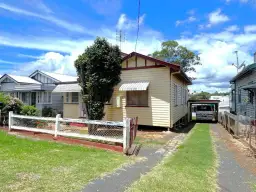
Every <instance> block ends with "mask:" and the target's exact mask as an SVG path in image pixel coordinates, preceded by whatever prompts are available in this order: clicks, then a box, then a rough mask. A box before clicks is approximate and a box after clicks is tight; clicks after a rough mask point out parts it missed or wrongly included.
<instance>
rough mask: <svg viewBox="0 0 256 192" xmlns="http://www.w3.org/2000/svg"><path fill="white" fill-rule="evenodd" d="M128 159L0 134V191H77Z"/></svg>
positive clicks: (80, 148)
mask: <svg viewBox="0 0 256 192" xmlns="http://www.w3.org/2000/svg"><path fill="white" fill-rule="evenodd" d="M127 161H128V159H127V157H125V156H124V155H122V154H118V153H115V152H110V151H105V150H99V149H94V148H86V147H82V146H72V145H66V144H60V143H54V142H47V141H36V140H29V139H25V138H18V137H16V136H11V135H8V134H7V133H5V132H3V131H0V186H1V187H0V191H54V192H57V191H60V192H62V191H79V190H81V189H82V188H83V187H84V186H85V185H86V184H87V183H88V182H89V181H90V180H92V179H95V178H97V177H99V176H101V175H103V174H104V173H106V172H111V171H113V170H114V169H115V168H118V167H120V166H121V165H122V164H123V163H125V162H127Z"/></svg>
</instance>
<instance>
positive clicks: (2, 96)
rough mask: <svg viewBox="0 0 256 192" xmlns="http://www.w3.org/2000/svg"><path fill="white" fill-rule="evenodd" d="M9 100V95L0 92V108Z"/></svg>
mask: <svg viewBox="0 0 256 192" xmlns="http://www.w3.org/2000/svg"><path fill="white" fill-rule="evenodd" d="M9 101H10V96H9V95H6V94H4V93H0V103H1V105H0V109H1V110H2V109H3V108H4V107H5V106H6V105H7V103H8V102H9Z"/></svg>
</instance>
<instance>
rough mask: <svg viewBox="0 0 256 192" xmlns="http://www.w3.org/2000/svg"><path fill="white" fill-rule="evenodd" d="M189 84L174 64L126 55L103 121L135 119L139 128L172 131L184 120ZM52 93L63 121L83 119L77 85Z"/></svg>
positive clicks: (140, 55) (67, 86)
mask: <svg viewBox="0 0 256 192" xmlns="http://www.w3.org/2000/svg"><path fill="white" fill-rule="evenodd" d="M191 84H192V82H191V80H190V79H189V78H188V77H187V75H186V74H185V73H184V72H183V71H182V70H181V68H180V66H179V65H177V64H172V63H168V62H165V61H162V60H158V59H155V58H152V57H149V56H146V55H142V54H139V53H136V52H132V53H131V54H126V55H124V57H123V61H122V74H121V83H120V84H119V85H117V86H116V87H115V89H114V93H113V96H112V99H111V101H110V102H109V103H108V104H106V105H105V117H104V119H105V120H110V121H122V120H123V119H124V118H126V117H136V116H138V118H139V122H138V123H139V124H140V125H149V126H161V127H166V128H170V127H174V126H175V125H178V124H179V123H182V122H184V121H185V120H186V118H187V113H188V109H187V100H188V85H191ZM53 92H62V93H63V96H64V99H63V101H64V102H63V103H64V104H63V106H64V107H63V108H64V112H63V114H64V117H65V118H71V117H72V118H78V117H81V116H82V117H84V112H83V111H84V106H83V105H82V102H81V95H80V88H79V86H78V84H69V85H68V84H62V85H58V86H57V87H56V88H55V90H53ZM77 96H78V97H79V98H78V99H77Z"/></svg>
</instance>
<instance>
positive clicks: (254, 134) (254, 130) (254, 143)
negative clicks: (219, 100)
mask: <svg viewBox="0 0 256 192" xmlns="http://www.w3.org/2000/svg"><path fill="white" fill-rule="evenodd" d="M218 116H219V118H218V120H219V123H220V124H222V125H223V127H225V128H226V129H227V130H228V131H229V132H232V133H233V134H234V136H235V137H236V138H239V139H243V140H244V141H246V142H247V143H248V144H249V146H250V147H251V148H252V149H254V150H256V126H255V122H256V121H255V119H253V118H252V117H248V116H243V115H234V114H232V113H229V112H226V111H225V112H224V113H219V114H218Z"/></svg>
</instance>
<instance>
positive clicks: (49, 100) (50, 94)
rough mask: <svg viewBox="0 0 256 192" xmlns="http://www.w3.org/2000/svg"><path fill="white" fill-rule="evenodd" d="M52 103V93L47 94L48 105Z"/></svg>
mask: <svg viewBox="0 0 256 192" xmlns="http://www.w3.org/2000/svg"><path fill="white" fill-rule="evenodd" d="M51 102H52V93H50V92H48V103H51Z"/></svg>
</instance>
